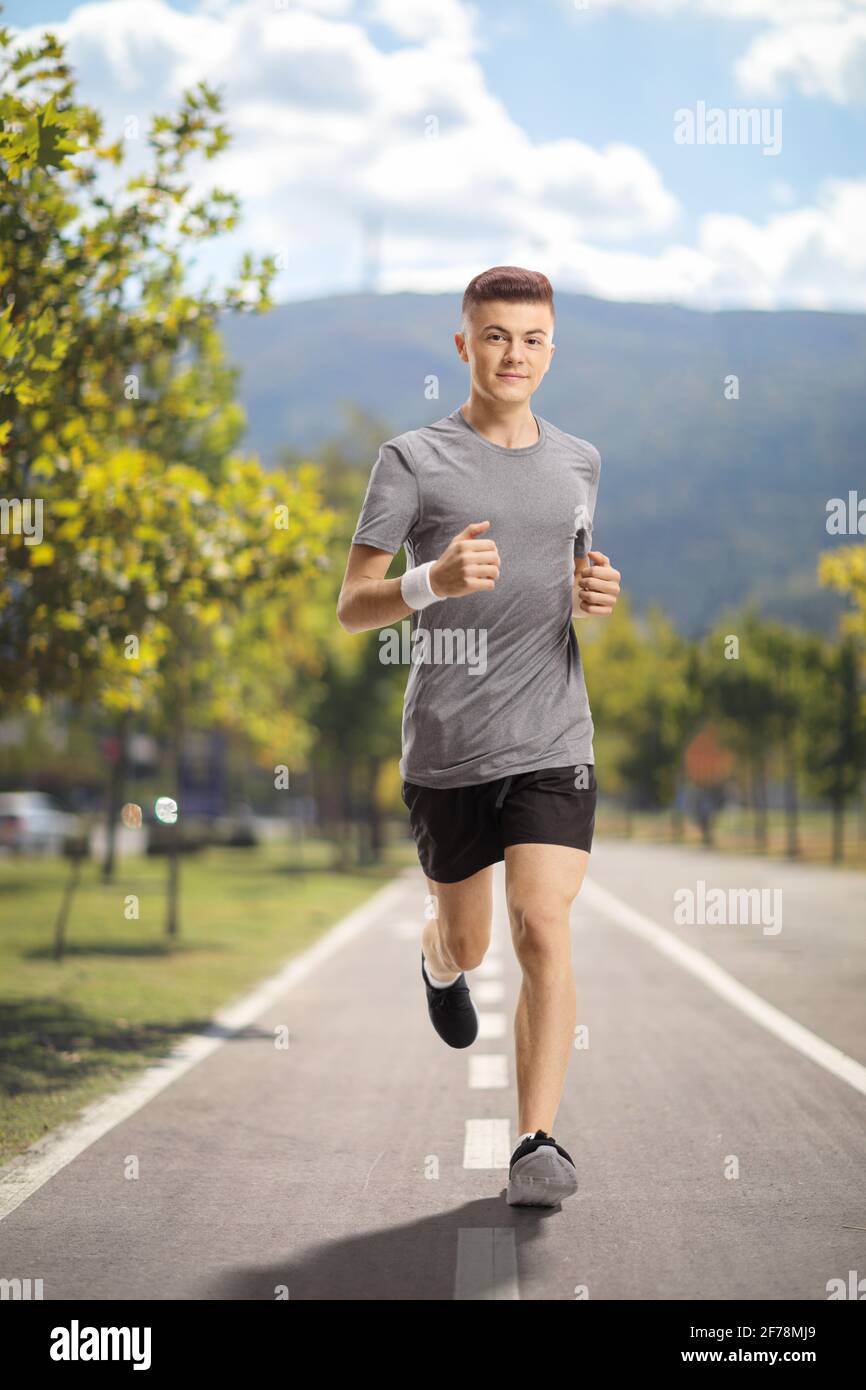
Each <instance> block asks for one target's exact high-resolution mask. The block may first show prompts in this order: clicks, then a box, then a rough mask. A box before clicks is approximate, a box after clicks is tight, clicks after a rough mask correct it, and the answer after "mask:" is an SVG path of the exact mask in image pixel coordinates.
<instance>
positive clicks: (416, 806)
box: [402, 763, 598, 883]
mask: <svg viewBox="0 0 866 1390" xmlns="http://www.w3.org/2000/svg"><path fill="white" fill-rule="evenodd" d="M597 791H598V788H597V785H596V780H595V766H594V764H593V763H578V764H577V765H576V766H575V765H574V764H570V765H569V766H568V767H545V768H539V769H538V770H537V771H535V772H518V773H517V774H516V775H514V776H511V777H497V778H496V779H495V780H494V781H492V782H479V783H476V785H474V786H468V787H421V786H419V785H418V784H417V783H416V782H404V783H403V784H402V796H403V800H404V802H405V803H406V805H407V806H408V808H409V824H410V825H411V827H412V835H413V837H414V840H415V844H416V846H417V849H418V858H419V859H420V861H421V868H422V869H423V870H424V872H425V874H426V875H427V877H428V878H431V879H433V881H434V882H435V883H459V882H460V880H461V879H464V878H469V877H470V875H471V874H477V873H478V871H479V869H485V868H486V867H487V865H488V864H496V863H498V862H499V861H500V860H501V859H504V858H505V847H506V845H527V844H529V845H568V846H570V848H572V849H584V850H586V851H587V852H589V851H590V850H591V848H592V834H593V830H594V829H595V802H596V795H597Z"/></svg>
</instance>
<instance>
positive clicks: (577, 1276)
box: [0, 841, 866, 1301]
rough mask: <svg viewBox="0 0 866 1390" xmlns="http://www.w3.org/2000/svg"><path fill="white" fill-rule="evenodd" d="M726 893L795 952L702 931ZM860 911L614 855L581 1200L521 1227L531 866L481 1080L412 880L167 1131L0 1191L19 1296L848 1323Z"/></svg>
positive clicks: (583, 920) (490, 1011) (311, 975)
mask: <svg viewBox="0 0 866 1390" xmlns="http://www.w3.org/2000/svg"><path fill="white" fill-rule="evenodd" d="M701 882H702V883H703V884H704V885H705V889H704V892H708V891H709V890H710V889H722V890H723V891H724V892H725V893H726V894H727V892H728V890H729V889H731V890H740V891H742V890H748V889H764V890H765V896H764V899H763V902H764V904H765V905H769V904H771V903H772V904H775V906H776V908H777V909H779V910H778V911H776V913H775V921H774V923H771V922H770V919H769V916H768V915H765V917H764V919H763V920H761V921H758V920H752V921H746V922H743V921H739V922H725V923H716V924H710V923H706V922H700V921H698V922H687V923H680V922H677V921H676V920H675V905H676V903H677V902H681V901H682V898H683V892H684V890H691V891H693V892H694V893H695V895H696V902H697V900H698V894H699V893H700V892H701V890H700V888H699V887H698V885H699V883H701ZM864 889H866V875H863V874H859V873H852V872H847V871H833V870H831V869H824V868H815V867H808V866H801V865H796V864H787V863H785V864H780V863H775V862H772V861H767V860H760V859H756V858H750V857H742V858H738V857H735V856H729V855H723V854H706V853H704V852H703V851H701V850H697V849H691V848H678V847H674V846H648V845H631V844H629V843H627V842H622V841H619V842H609V843H604V842H598V841H597V842H596V846H595V848H594V851H593V855H592V861H591V870H590V877H589V879H588V881H587V885H586V887H585V890H584V892H583V893H582V894H581V896H580V898H579V899H578V901H577V903H576V904H575V906H574V910H573V914H572V929H573V962H574V973H575V978H576V981H577V990H578V996H577V997H578V1023H579V1027H580V1030H581V1031H580V1034H579V1037H578V1041H579V1042H580V1043H582V1044H584V1045H582V1046H578V1047H576V1048H575V1049H574V1051H573V1054H572V1057H571V1061H570V1065H569V1072H568V1077H567V1081H566V1087H565V1092H564V1095H563V1100H562V1104H561V1107H560V1111H559V1115H558V1117H557V1123H556V1131H555V1132H556V1137H557V1138H558V1139H559V1140H560V1142H561V1143H563V1144H564V1145H565V1147H566V1148H567V1149H568V1150H569V1152H570V1153H571V1154H572V1156H573V1158H574V1160H575V1163H576V1166H577V1170H578V1180H579V1190H578V1192H577V1194H576V1195H575V1196H574V1197H571V1198H569V1199H568V1200H567V1201H566V1202H564V1203H563V1204H562V1205H561V1206H560V1207H557V1208H554V1209H549V1210H544V1209H528V1208H523V1209H515V1208H510V1207H508V1206H507V1204H506V1202H505V1199H504V1191H505V1175H506V1168H507V1162H508V1155H509V1153H510V1151H511V1148H512V1147H513V1144H514V1142H515V1139H516V1125H517V1115H516V1096H515V1090H514V1084H513V1083H514V1057H513V1041H512V1026H513V1014H514V1007H515V1004H516V1001H517V995H518V991H519V985H520V973H519V967H518V965H517V962H516V960H515V957H514V954H513V950H512V947H511V941H510V935H509V931H508V925H507V916H506V913H505V909H504V877H503V866H501V865H500V866H498V868H497V878H496V895H495V896H496V904H495V926H494V935H493V942H492V945H491V950H490V953H489V955H488V957H487V959H486V960H485V962H484V964H483V965H482V966H481V967H479V969H478V970H476V971H473V972H471V974H470V975H469V980H470V984H471V987H472V989H473V994H474V996H475V998H476V1000H477V1002H478V1007H479V1010H480V1012H481V1014H482V1018H483V1023H484V1027H483V1035H482V1037H480V1038H479V1039H478V1041H477V1042H476V1043H475V1044H474V1045H473V1046H472V1047H471V1048H468V1049H466V1050H465V1051H454V1050H452V1049H449V1048H448V1047H447V1046H446V1045H445V1044H444V1043H443V1042H442V1041H441V1040H440V1039H439V1038H438V1036H437V1035H436V1033H435V1032H434V1031H433V1028H432V1025H431V1024H430V1022H429V1019H428V1016H427V1010H426V1003H425V996H424V989H423V984H422V981H421V977H420V953H419V945H418V942H419V934H420V928H421V923H422V920H423V910H424V892H425V884H424V880H423V877H422V875H421V873H420V870H418V869H411V870H409V871H407V872H406V873H405V874H403V875H402V876H401V877H400V878H399V879H398V880H397V881H395V883H394V884H392V885H390V886H389V887H388V888H387V889H385V890H383V892H382V893H380V894H377V897H376V899H375V900H373V901H372V902H371V903H370V904H368V905H367V906H366V907H364V908H362V909H361V910H360V912H359V913H356V914H353V919H352V922H351V923H349V924H348V926H347V924H343V929H340V928H338V929H337V930H336V931H335V932H334V933H332V934H331V936H330V939H329V942H327V941H326V942H325V943H323V949H320V950H319V951H318V953H317V955H316V956H315V957H314V958H313V959H312V960H311V961H309V962H307V963H306V965H302V968H300V969H299V970H297V971H295V974H294V975H293V976H291V978H289V979H288V980H286V979H285V978H281V980H280V981H277V982H276V984H273V985H272V986H271V987H270V991H269V993H266V995H261V996H259V997H258V998H257V999H256V1000H255V1001H254V1002H253V1003H252V1004H248V1007H247V1010H246V1012H247V1013H248V1014H250V1013H251V1011H252V1013H254V1015H255V1016H254V1017H250V1018H249V1019H248V1020H247V1021H246V1022H244V1024H243V1026H241V1027H240V1028H236V1027H235V1028H231V1027H225V1028H217V1029H215V1030H214V1031H213V1035H212V1036H211V1038H210V1040H209V1041H208V1042H207V1043H206V1045H204V1046H203V1047H202V1049H201V1055H200V1056H198V1057H196V1056H193V1055H192V1054H191V1055H190V1057H189V1058H188V1059H187V1063H186V1064H185V1066H184V1067H183V1068H181V1069H180V1070H179V1074H178V1075H177V1076H176V1077H175V1078H174V1079H171V1080H170V1084H166V1081H165V1077H164V1078H163V1081H162V1082H160V1083H159V1086H160V1088H159V1089H156V1090H155V1093H154V1094H152V1096H151V1098H150V1099H148V1100H147V1101H146V1103H141V1104H137V1108H134V1109H133V1111H132V1113H123V1112H122V1108H121V1111H120V1112H119V1118H116V1119H113V1120H112V1119H111V1118H109V1119H107V1120H106V1119H105V1118H104V1117H105V1114H106V1113H108V1112H107V1111H106V1110H105V1109H104V1108H103V1111H102V1112H101V1113H102V1115H103V1119H102V1121H101V1123H100V1125H99V1126H97V1137H95V1138H94V1139H93V1141H92V1142H87V1143H85V1141H84V1140H82V1139H81V1138H80V1136H79V1139H78V1141H77V1144H76V1139H75V1136H76V1129H75V1126H71V1127H67V1129H66V1130H65V1131H64V1132H63V1136H62V1142H64V1143H65V1144H66V1149H65V1150H63V1151H62V1152H63V1153H65V1154H66V1155H68V1154H69V1153H70V1152H71V1153H73V1155H74V1156H72V1157H64V1158H62V1159H58V1158H57V1157H56V1154H57V1153H58V1152H61V1150H60V1149H58V1147H57V1146H58V1144H60V1143H61V1139H57V1138H55V1136H51V1137H50V1138H49V1140H48V1141H47V1142H46V1143H45V1144H43V1145H42V1146H41V1147H40V1150H39V1154H38V1161H39V1163H41V1165H42V1167H41V1169H40V1170H39V1172H40V1176H39V1177H38V1178H36V1179H32V1173H33V1171H35V1170H34V1162H35V1161H36V1160H34V1157H33V1155H28V1156H27V1157H25V1159H24V1160H23V1161H19V1162H16V1164H14V1165H12V1166H11V1167H10V1169H8V1170H6V1171H5V1172H4V1173H3V1174H0V1217H2V1219H0V1276H2V1277H5V1278H14V1277H17V1278H30V1279H41V1280H42V1281H43V1283H42V1289H43V1297H44V1298H45V1299H106V1300H127V1299H145V1300H150V1299H216V1300H220V1299H250V1300H256V1299H269V1300H273V1299H275V1298H281V1297H282V1298H288V1299H302V1300H304V1299H311V1300H319V1299H340V1300H342V1299H345V1300H361V1299H375V1300H389V1301H390V1300H428V1299H437V1300H439V1299H449V1300H450V1299H463V1300H466V1299H524V1300H551V1299H568V1300H573V1299H576V1298H579V1299H583V1298H589V1299H591V1300H596V1299H641V1300H643V1299H665V1300H677V1299H719V1298H721V1299H740V1298H744V1299H754V1300H769V1299H818V1300H824V1299H827V1297H828V1286H829V1281H832V1280H834V1279H843V1280H847V1279H848V1277H849V1271H850V1270H855V1271H856V1270H859V1271H861V1272H863V1273H866V1230H864V1228H866V1162H864V1154H866V1142H864V1138H866V1006H864V997H866V993H864V984H866V931H864V926H866V922H864V902H866V892H864ZM677 895H679V896H677ZM774 895H777V896H774ZM732 901H733V900H732ZM779 912H780V913H781V916H779ZM779 921H781V930H774V926H775V924H776V923H778V922H779ZM290 975H291V972H290ZM262 1005H263V1007H261V1006H262ZM241 1014H242V1015H243V1010H241ZM111 1103H112V1102H111V1101H109V1102H107V1104H108V1105H110V1104H111ZM127 1109H128V1107H127ZM100 1128H101V1129H102V1130H104V1132H102V1133H99V1132H98V1130H99V1129H100ZM70 1136H71V1139H70ZM76 1147H77V1148H78V1149H80V1151H77V1152H76ZM52 1165H53V1167H54V1168H56V1171H53V1170H52ZM46 1174H48V1175H47V1176H46ZM28 1175H30V1177H28ZM28 1181H30V1187H32V1189H33V1190H30V1187H28V1186H27V1183H28ZM22 1184H24V1186H23V1187H22ZM16 1190H17V1191H18V1196H17V1197H16V1196H15V1195H14V1194H15V1192H16ZM22 1192H25V1193H27V1194H28V1195H26V1196H24V1197H22V1196H21V1193H22ZM10 1194H12V1196H11V1197H10ZM4 1201H5V1206H4ZM4 1212H5V1214H4Z"/></svg>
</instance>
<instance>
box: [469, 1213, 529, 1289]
mask: <svg viewBox="0 0 866 1390" xmlns="http://www.w3.org/2000/svg"><path fill="white" fill-rule="evenodd" d="M454 1297H455V1298H456V1299H479V1298H512V1299H513V1298H517V1299H519V1298H520V1291H519V1288H518V1284H517V1250H516V1248H515V1243H514V1227H513V1226H470V1227H466V1226H461V1227H460V1228H459V1230H458V1232H457V1275H456V1278H455V1281H454Z"/></svg>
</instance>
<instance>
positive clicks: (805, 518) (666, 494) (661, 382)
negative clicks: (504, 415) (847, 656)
mask: <svg viewBox="0 0 866 1390" xmlns="http://www.w3.org/2000/svg"><path fill="white" fill-rule="evenodd" d="M458 303H459V299H458V297H457V296H455V295H452V294H447V295H445V294H443V295H419V294H394V295H373V294H355V295H344V296H335V297H333V298H327V299H321V300H309V301H306V302H299V303H292V304H286V305H281V306H279V307H278V308H276V309H274V310H273V311H272V312H271V313H270V314H267V315H264V316H260V317H255V316H243V317H242V316H237V317H234V318H229V319H226V321H225V323H224V334H225V341H226V346H227V350H228V353H229V356H230V358H231V359H232V360H233V361H234V362H235V363H236V365H238V366H239V367H240V368H241V371H242V377H241V382H240V397H241V400H242V401H243V404H244V406H245V407H246V410H247V412H248V417H249V429H248V433H247V436H246V440H245V443H246V446H247V447H248V448H251V449H254V450H255V451H256V452H258V453H259V454H260V456H261V457H262V459H263V461H265V462H266V463H271V462H273V461H274V460H275V459H276V457H277V456H278V454H279V451H280V450H281V449H282V448H284V447H286V446H288V447H291V448H294V449H301V450H314V449H315V448H316V446H317V445H319V444H320V443H322V442H323V441H324V440H325V439H333V438H334V437H343V438H344V443H345V448H346V450H347V452H348V454H349V456H350V457H352V458H355V459H357V463H358V466H359V468H362V469H364V470H365V471H366V470H369V468H370V466H371V464H372V462H373V459H374V458H375V453H373V455H372V456H371V455H370V453H369V448H368V447H367V448H366V449H365V448H360V447H358V445H356V444H354V443H353V440H352V437H351V433H350V432H349V431H347V422H348V418H349V417H348V415H347V413H346V411H345V407H346V406H349V405H351V404H354V405H357V406H359V407H361V409H362V410H363V411H364V412H365V414H367V415H369V416H370V417H372V419H373V421H374V422H376V421H378V422H379V424H380V426H381V430H380V432H381V437H382V438H383V439H385V438H389V437H391V436H393V435H395V434H398V433H400V432H401V431H402V430H406V429H413V428H415V427H417V426H418V425H422V424H425V423H429V422H430V421H433V420H437V419H439V418H440V417H441V416H443V415H446V414H447V413H448V412H449V411H451V410H453V409H454V408H455V407H456V406H458V405H461V404H462V403H463V401H464V400H465V399H466V397H467V395H468V368H467V367H465V366H464V365H463V364H462V363H461V362H460V361H459V359H458V357H457V354H456V350H455V348H454V344H453V334H454V332H455V330H456V328H457V326H458V324H457V306H458ZM556 304H557V331H556V339H555V341H556V344H557V352H556V355H555V357H554V361H553V365H552V366H551V369H550V372H549V373H548V375H547V377H546V379H545V381H544V384H543V385H542V387H541V389H540V390H539V391H538V392H537V394H536V396H535V397H534V400H533V404H534V409H535V411H536V413H537V414H540V415H543V416H544V417H545V418H547V419H549V420H551V421H553V423H555V424H556V425H558V426H559V427H560V428H561V429H564V430H567V431H569V432H570V433H572V434H577V435H580V436H582V437H583V438H586V439H589V440H591V441H592V442H593V443H594V444H595V445H596V446H597V447H598V448H599V450H600V451H601V455H602V465H603V471H602V482H601V490H600V494H599V503H598V510H597V514H596V527H595V539H596V544H597V545H598V546H599V547H600V548H601V549H603V550H605V551H606V552H607V553H608V554H609V555H611V557H612V558H613V559H614V560H615V563H616V564H617V565H618V566H619V568H620V569H621V570H622V572H623V577H624V581H625V582H626V583H627V584H628V587H629V591H630V593H631V595H632V598H633V600H634V602H635V606H636V607H637V608H638V610H643V609H645V608H646V606H647V604H648V603H649V602H651V601H658V602H661V603H662V604H663V605H664V606H665V608H666V609H667V611H668V612H669V613H670V614H671V615H672V617H673V618H674V619H675V621H676V622H677V624H678V626H679V627H680V628H681V629H682V630H683V631H686V632H690V633H693V632H697V631H698V630H700V629H702V628H703V627H704V626H705V625H706V624H707V623H708V622H709V621H710V620H711V619H712V618H713V617H714V616H715V615H716V614H718V613H719V612H720V611H722V610H723V609H725V608H727V607H728V606H729V605H731V606H732V605H735V604H738V603H740V602H742V601H743V600H747V599H753V600H754V601H755V602H756V603H757V604H758V606H759V607H760V610H761V611H762V612H763V613H765V614H766V615H768V616H774V617H778V618H781V619H783V620H786V621H791V622H801V623H804V624H806V625H807V626H810V627H815V628H818V629H824V630H827V631H830V630H831V629H832V628H833V626H834V624H835V617H836V614H837V613H838V612H839V611H840V609H839V600H838V599H836V598H834V597H832V596H830V595H829V594H828V593H826V592H825V591H821V590H819V588H818V586H817V584H816V582H815V577H814V575H815V560H816V557H817V555H818V552H819V551H820V550H822V549H827V548H828V547H830V546H832V545H839V544H842V543H844V541H845V539H852V540H853V539H855V537H850V538H842V537H831V536H828V534H827V531H826V506H827V501H828V499H829V498H831V497H847V495H848V491H849V489H851V488H855V489H859V491H860V493H861V495H862V493H863V491H864V490H866V463H864V447H863V441H864V438H866V391H864V382H866V316H864V315H858V314H825V313H811V312H800V311H789V312H780V313H763V312H754V311H744V312H740V311H737V312H730V311H728V312H722V313H703V312H699V311H695V310H691V309H683V308H678V307H675V306H671V305H643V304H616V303H611V302H608V301H604V300H597V299H591V298H589V297H587V296H583V295H569V294H562V293H558V294H557V296H556ZM730 374H735V375H736V376H737V377H738V378H739V393H740V394H739V399H738V400H726V399H725V394H724V387H725V378H726V377H727V376H729V375H730ZM431 375H435V376H436V377H438V379H439V398H438V400H427V399H425V382H426V378H427V377H429V376H431Z"/></svg>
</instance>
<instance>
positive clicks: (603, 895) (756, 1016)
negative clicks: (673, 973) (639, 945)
mask: <svg viewBox="0 0 866 1390" xmlns="http://www.w3.org/2000/svg"><path fill="white" fill-rule="evenodd" d="M580 900H581V901H582V902H585V903H586V904H587V906H588V907H589V908H591V909H594V910H595V911H596V912H601V913H602V914H603V915H604V916H606V917H610V918H611V919H612V920H613V921H614V922H617V923H618V924H619V925H620V926H621V927H625V929H626V931H630V932H632V933H633V934H634V935H635V936H639V937H640V938H641V939H642V940H643V941H646V942H647V943H648V944H649V945H650V946H654V947H655V949H656V950H657V951H661V953H662V954H663V955H666V956H667V957H668V958H669V959H670V960H672V961H674V962H675V963H676V964H677V965H679V966H681V967H682V969H683V970H688V971H689V973H690V974H691V975H694V976H695V977H696V978H697V979H699V980H701V981H702V982H703V983H704V984H705V985H706V986H707V987H708V988H709V989H711V990H712V991H713V993H714V994H717V995H718V996H719V998H720V999H724V1000H725V1001H726V1002H727V1003H728V1004H732V1005H733V1006H734V1008H735V1009H739V1010H740V1012H741V1013H743V1014H746V1015H747V1017H749V1018H751V1019H752V1020H753V1022H755V1023H757V1024H759V1025H760V1026H761V1027H762V1028H765V1029H766V1031H767V1032H768V1033H772V1034H773V1035H774V1037H777V1038H780V1039H781V1041H782V1042H784V1043H787V1044H788V1046H789V1047H793V1048H794V1050H795V1051H796V1052H800V1053H802V1055H803V1056H804V1057H808V1058H809V1060H810V1061H812V1062H816V1063H817V1064H818V1066H819V1067H823V1068H824V1070H825V1071H829V1072H831V1073H832V1074H833V1076H838V1077H839V1080H840V1081H847V1082H848V1085H849V1086H853V1087H854V1089H855V1091H859V1092H860V1094H861V1095H866V1067H864V1066H863V1065H862V1064H861V1063H860V1062H856V1061H855V1060H854V1058H853V1057H849V1056H848V1055H847V1053H845V1052H841V1051H840V1050H839V1048H838V1047H833V1046H832V1044H831V1043H828V1042H825V1041H824V1039H823V1038H819V1037H818V1035H817V1033H812V1032H810V1030H809V1029H808V1028H804V1027H803V1025H802V1024H801V1023H797V1022H795V1020H794V1019H793V1018H789V1017H788V1015H787V1014H785V1013H783V1012H782V1010H781V1009H777V1008H775V1006H774V1005H773V1004H768V1003H767V1001H766V1000H765V999H762V998H761V996H760V995H759V994H755V993H754V992H753V991H752V990H750V989H748V988H747V987H746V986H745V985H742V984H740V981H739V980H737V979H735V978H734V976H733V975H729V974H728V972H727V970H723V969H722V967H721V966H720V965H717V964H716V962H715V961H714V960H711V959H710V957H709V956H706V955H704V953H703V951H698V950H696V949H695V947H694V946H687V945H686V944H685V942H684V941H681V940H680V938H679V937H678V936H677V935H676V934H675V933H674V932H671V931H668V930H667V929H666V928H665V927H660V926H659V925H658V924H657V923H656V922H653V921H652V919H651V918H649V917H645V916H644V914H643V913H642V912H638V911H637V909H636V908H633V907H629V905H628V903H624V902H623V901H622V900H621V899H620V898H618V897H616V895H615V894H614V893H610V892H608V890H607V889H606V888H602V887H601V886H600V885H599V884H598V883H595V882H591V881H590V880H587V881H586V883H584V885H583V889H582V892H581V895H580Z"/></svg>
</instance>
